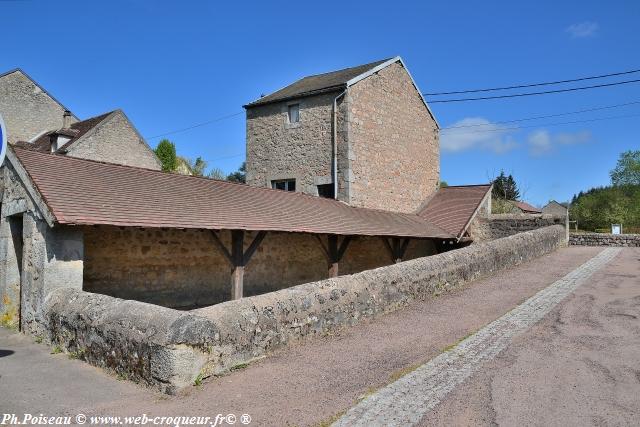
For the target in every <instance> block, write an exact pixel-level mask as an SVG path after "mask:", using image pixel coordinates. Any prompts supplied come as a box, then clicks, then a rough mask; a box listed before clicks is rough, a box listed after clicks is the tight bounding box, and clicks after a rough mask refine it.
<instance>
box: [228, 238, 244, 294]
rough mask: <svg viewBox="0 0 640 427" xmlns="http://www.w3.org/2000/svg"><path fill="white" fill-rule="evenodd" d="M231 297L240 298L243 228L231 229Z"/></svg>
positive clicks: (242, 265)
mask: <svg viewBox="0 0 640 427" xmlns="http://www.w3.org/2000/svg"><path fill="white" fill-rule="evenodd" d="M231 259H232V260H233V270H232V271H231V299H240V298H242V296H243V292H244V290H243V287H244V230H231Z"/></svg>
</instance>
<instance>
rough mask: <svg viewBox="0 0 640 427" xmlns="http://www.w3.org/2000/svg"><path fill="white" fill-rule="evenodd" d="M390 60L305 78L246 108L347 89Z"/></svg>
mask: <svg viewBox="0 0 640 427" xmlns="http://www.w3.org/2000/svg"><path fill="white" fill-rule="evenodd" d="M389 59H391V58H387V59H383V60H381V61H376V62H372V63H370V64H364V65H359V66H357V67H351V68H345V69H344V70H339V71H332V72H330V73H324V74H317V75H315V76H308V77H304V78H302V79H300V80H298V81H296V82H295V83H292V84H290V85H289V86H287V87H285V88H282V89H280V90H278V91H276V92H273V93H272V94H269V95H267V96H263V97H262V98H260V99H258V100H257V101H253V102H251V103H249V104H247V105H245V107H254V106H256V105H262V104H268V103H270V102H275V101H284V100H286V99H291V98H297V97H302V96H308V95H313V94H316V93H322V92H328V91H334V90H336V91H337V90H340V89H342V88H345V87H346V85H347V82H348V81H349V80H351V79H353V78H355V77H358V76H359V75H361V74H363V73H366V72H367V71H369V70H371V69H372V68H375V67H377V66H378V65H380V64H383V63H384V62H386V61H388V60H389Z"/></svg>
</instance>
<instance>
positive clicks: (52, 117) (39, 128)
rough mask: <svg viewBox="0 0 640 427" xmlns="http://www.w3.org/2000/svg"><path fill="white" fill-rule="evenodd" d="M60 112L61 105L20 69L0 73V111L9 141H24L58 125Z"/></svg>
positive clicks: (62, 110)
mask: <svg viewBox="0 0 640 427" xmlns="http://www.w3.org/2000/svg"><path fill="white" fill-rule="evenodd" d="M63 113H64V107H63V106H61V105H60V104H58V103H57V102H56V101H55V100H53V99H52V98H51V96H49V95H48V94H47V93H46V92H44V91H43V90H42V89H41V88H40V87H39V86H38V85H36V84H35V83H34V82H33V81H31V79H29V78H28V77H27V76H26V75H24V74H23V73H22V72H21V71H19V70H18V71H15V72H13V73H9V74H6V75H4V76H1V77H0V114H2V117H3V118H4V121H5V124H6V125H7V133H8V135H7V140H8V142H9V143H14V142H16V141H28V140H30V139H31V138H33V137H35V136H37V135H40V134H41V133H42V132H45V131H50V130H53V129H59V128H61V127H62V114H63ZM72 120H73V121H77V120H76V119H72Z"/></svg>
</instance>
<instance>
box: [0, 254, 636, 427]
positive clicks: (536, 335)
mask: <svg viewBox="0 0 640 427" xmlns="http://www.w3.org/2000/svg"><path fill="white" fill-rule="evenodd" d="M600 251H601V249H599V248H586V247H571V248H565V249H561V250H559V251H558V252H556V253H554V254H550V255H547V256H544V257H542V258H540V259H537V260H534V261H532V262H529V263H527V264H525V265H522V266H519V267H517V268H514V269H510V270H508V271H505V272H502V273H499V274H498V275H496V276H494V277H490V278H487V279H483V280H479V281H476V282H474V283H472V284H470V285H469V286H467V287H466V288H464V289H461V290H458V291H455V292H452V293H450V294H446V295H443V296H440V297H438V298H434V299H431V300H428V301H425V302H418V303H415V304H413V305H412V306H410V307H408V308H407V309H404V310H401V311H398V312H395V313H392V314H389V315H386V316H384V317H381V318H379V319H376V320H374V321H370V322H367V323H364V324H361V325H359V326H357V327H354V328H350V329H348V330H345V331H343V332H342V333H340V334H338V335H335V336H331V337H326V338H323V339H317V340H314V341H310V342H307V343H305V344H301V345H298V346H295V347H293V348H290V349H287V350H286V351H279V352H276V353H275V354H273V355H271V356H270V357H268V358H266V359H264V360H262V361H260V362H257V363H255V364H253V365H251V366H249V367H248V368H246V369H243V370H240V371H236V372H233V373H231V374H229V375H227V376H224V377H220V378H212V379H210V380H207V381H205V383H204V384H203V385H201V386H199V387H193V388H191V389H189V390H187V391H186V392H185V393H183V394H182V395H180V396H174V397H168V396H164V395H161V394H157V393H154V392H151V391H149V390H146V389H144V388H142V387H139V386H137V385H135V384H132V383H129V382H127V381H119V380H117V379H116V378H114V377H113V376H111V375H109V374H106V373H104V372H103V371H101V370H99V369H97V368H94V367H91V366H88V365H86V364H85V363H83V362H80V361H77V360H70V359H69V358H68V357H67V356H65V355H63V354H55V355H52V354H50V349H49V348H48V347H46V346H44V345H42V344H36V343H34V342H33V341H32V340H31V339H29V338H28V337H25V336H21V335H18V334H15V333H11V332H8V331H6V330H4V329H1V328H0V412H12V413H18V414H22V413H28V412H36V413H44V414H47V415H62V414H70V415H75V414H78V413H84V414H102V415H137V414H142V413H146V414H150V415H178V414H180V415H194V416H195V415H206V416H214V417H215V414H218V413H222V414H228V413H234V414H237V415H238V416H239V415H240V414H245V413H246V414H250V415H251V417H252V421H253V422H252V423H251V425H279V426H282V425H317V424H319V423H320V422H323V421H327V420H329V419H331V418H332V417H333V416H335V415H336V414H340V413H342V412H344V411H346V410H348V409H349V408H351V407H352V406H353V405H354V404H356V403H357V402H358V401H359V400H360V399H361V398H362V397H363V396H366V395H369V394H371V393H373V392H374V391H375V390H377V389H379V388H381V387H384V386H386V385H387V384H389V383H391V382H393V381H395V380H396V379H397V378H399V377H401V376H402V375H403V374H405V373H406V372H408V371H410V370H411V369H413V368H415V367H416V366H418V365H421V364H424V363H425V362H427V361H429V360H430V359H432V358H434V357H436V356H437V355H439V354H440V353H441V352H442V351H443V349H445V348H447V347H448V346H450V345H452V344H455V343H457V342H458V341H459V340H460V339H461V338H463V337H465V336H467V335H469V334H470V333H473V332H475V331H477V330H479V329H481V328H482V327H484V326H485V325H487V324H489V323H491V322H492V321H494V320H495V319H498V318H500V317H501V316H503V315H504V314H505V313H507V312H509V311H510V310H511V309H513V308H514V307H516V306H518V305H519V304H521V303H522V302H523V301H525V300H526V299H528V298H529V297H531V296H532V295H534V294H536V293H537V292H538V291H540V290H541V289H544V288H546V287H547V286H549V285H550V284H552V283H554V282H555V281H557V280H558V279H560V278H562V277H563V276H565V275H566V274H567V273H569V272H571V271H573V270H574V269H576V268H577V267H579V266H580V265H582V264H583V263H584V262H586V261H588V260H589V259H591V258H593V257H594V256H595V255H597V254H598V253H600ZM639 259H640V250H638V249H624V250H623V251H622V252H621V254H620V255H618V256H616V257H615V258H614V259H613V261H611V262H610V263H609V264H608V265H607V266H605V267H604V268H603V269H601V270H600V271H599V272H597V273H596V274H595V275H594V276H593V277H592V278H591V279H589V280H588V282H587V283H585V284H583V285H582V286H581V287H580V288H578V290H577V291H575V292H574V293H573V294H572V295H570V296H569V297H568V298H566V299H565V300H564V301H563V302H562V303H560V304H559V305H558V306H557V307H556V309H554V310H553V311H552V312H551V313H550V314H549V315H547V316H545V318H544V319H543V320H542V321H541V322H540V323H538V324H537V325H535V326H533V327H532V328H530V329H529V330H528V331H526V332H525V333H523V334H521V335H518V336H516V337H515V339H514V341H513V342H512V343H511V344H510V345H509V346H508V347H507V348H506V349H505V350H504V351H503V352H502V353H500V354H499V355H498V356H497V357H496V358H494V359H493V360H491V361H488V362H486V363H485V364H484V365H483V366H482V369H481V370H480V371H479V372H477V373H476V374H474V375H473V376H472V377H470V378H469V379H468V380H467V381H466V382H465V383H463V384H462V385H460V386H458V387H456V388H455V389H454V390H453V391H452V392H451V393H450V394H449V395H448V396H447V397H446V398H445V399H444V400H443V401H442V402H441V403H440V404H439V405H438V406H437V407H436V408H435V409H434V410H432V411H431V412H430V413H428V414H427V416H426V417H425V418H424V419H423V420H422V421H421V423H422V424H424V425H478V424H479V425H493V424H494V423H498V424H502V425H520V424H529V425H531V424H534V425H535V424H538V425H554V424H560V423H562V424H565V425H567V424H569V425H571V424H576V425H577V424H580V425H585V424H587V425H589V424H595V425H598V424H597V423H598V422H600V421H603V420H604V423H605V424H612V425H620V424H622V425H625V424H628V423H630V422H635V424H640V422H639V420H640V419H639V418H638V417H639V414H640V411H639V409H638V402H640V399H637V396H638V395H640V393H639V392H640V366H639V363H638V360H639V358H638V355H639V354H640V331H639V328H640V321H639V320H638V316H640V261H639ZM558 313H560V314H558ZM634 399H635V400H634Z"/></svg>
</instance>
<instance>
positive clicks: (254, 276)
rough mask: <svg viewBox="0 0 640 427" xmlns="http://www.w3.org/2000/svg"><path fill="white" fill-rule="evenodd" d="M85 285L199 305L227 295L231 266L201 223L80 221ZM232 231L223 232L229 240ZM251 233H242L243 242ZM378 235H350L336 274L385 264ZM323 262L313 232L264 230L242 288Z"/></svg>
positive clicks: (425, 249)
mask: <svg viewBox="0 0 640 427" xmlns="http://www.w3.org/2000/svg"><path fill="white" fill-rule="evenodd" d="M83 233H84V241H85V262H84V290H86V291H89V292H96V293H101V294H105V295H111V296H115V297H119V298H125V299H135V300H139V301H145V302H149V303H153V304H158V305H163V306H167V307H172V308H190V307H197V306H199V307H202V306H207V305H212V304H216V303H219V302H223V301H226V300H228V299H230V292H231V290H230V289H231V287H230V273H231V267H230V265H229V263H228V261H227V260H226V258H225V257H224V255H223V254H222V253H221V252H220V250H219V249H218V247H217V246H216V245H215V242H214V240H213V237H212V235H211V232H209V231H204V230H176V229H148V228H147V229H141V228H132V227H126V228H125V227H110V226H93V227H83ZM230 234H231V233H230V232H229V231H224V232H221V234H220V236H221V240H222V241H223V242H224V244H225V245H227V247H229V241H230ZM254 236H255V234H254V233H248V234H247V237H246V238H245V239H246V242H247V243H246V244H247V245H248V242H250V241H251V240H252V239H253V237H254ZM434 253H435V246H434V245H433V243H432V242H430V241H419V240H413V241H412V242H411V243H410V245H409V247H408V248H407V253H406V258H407V259H412V258H416V257H421V256H426V255H431V254H434ZM390 263H391V258H390V255H389V254H388V251H387V248H386V247H385V246H384V243H383V242H382V240H380V239H379V238H373V237H358V238H356V239H354V240H353V241H352V242H351V243H350V244H349V247H348V249H347V251H346V253H345V255H344V258H343V260H342V261H341V262H340V274H351V273H356V272H359V271H363V270H367V269H371V268H376V267H380V266H383V265H388V264H390ZM327 275H328V266H327V261H326V259H325V256H324V254H323V252H322V249H321V247H320V244H319V243H318V241H317V239H316V238H315V237H314V236H312V235H307V234H295V233H273V232H271V233H269V234H267V236H266V238H265V239H264V241H263V242H262V244H261V245H260V247H259V248H258V250H257V251H256V253H255V254H254V256H253V258H252V259H251V261H250V262H249V264H248V265H247V267H246V269H245V276H244V294H245V295H246V296H251V295H258V294H262V293H265V292H271V291H275V290H278V289H283V288H287V287H290V286H294V285H299V284H301V283H308V282H313V281H316V280H321V279H324V278H326V277H327Z"/></svg>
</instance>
